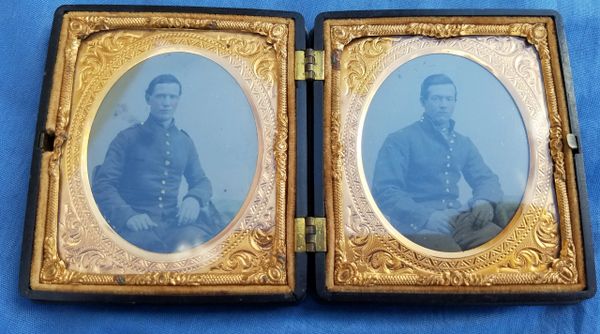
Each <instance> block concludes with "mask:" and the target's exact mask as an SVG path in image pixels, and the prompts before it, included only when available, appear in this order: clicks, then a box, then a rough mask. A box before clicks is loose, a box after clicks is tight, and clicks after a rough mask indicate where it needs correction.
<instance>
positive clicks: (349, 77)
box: [324, 16, 585, 294]
mask: <svg viewBox="0 0 600 334" xmlns="http://www.w3.org/2000/svg"><path fill="white" fill-rule="evenodd" d="M552 22H553V21H552V19H550V18H541V17H519V18H513V17H501V18H495V17H494V18H492V17H481V18H479V17H468V16H465V17H452V18H450V17H401V18H385V17H381V18H364V19H360V20H357V21H351V20H343V19H340V20H331V21H325V23H324V36H325V37H324V41H325V59H326V60H327V59H331V62H332V63H331V64H332V68H331V69H329V68H326V73H325V77H326V78H330V79H331V80H330V81H329V82H327V80H326V82H325V95H324V96H325V103H324V116H325V117H324V119H325V121H324V124H325V134H324V150H325V154H324V160H325V162H324V165H325V167H326V169H325V185H326V187H325V194H326V195H327V200H326V202H327V208H326V209H327V210H326V215H327V220H328V222H331V221H333V223H331V224H329V225H328V229H327V233H329V238H330V241H331V245H333V246H332V247H334V251H332V252H331V253H328V254H327V258H326V260H325V266H326V267H327V268H328V270H331V273H330V274H328V276H327V279H328V281H327V284H328V285H327V289H328V291H334V292H335V293H337V292H340V293H341V292H354V291H356V289H357V287H361V289H365V290H368V291H369V292H373V293H379V292H389V291H392V290H393V291H395V292H398V293H404V292H410V293H425V294H430V293H434V292H435V293H471V292H481V291H486V292H492V291H493V292H506V291H507V290H511V289H523V291H532V290H531V289H530V288H529V287H530V286H533V285H534V286H535V289H536V290H535V291H538V292H539V291H542V290H543V291H556V290H553V289H555V288H557V286H556V285H558V289H562V290H564V291H575V290H577V289H581V287H583V286H584V285H585V278H584V277H583V276H582V275H581V273H582V271H581V270H582V266H583V257H581V256H580V257H577V256H576V255H575V252H576V248H577V247H580V245H581V233H580V230H579V228H580V227H579V226H580V224H581V221H580V216H579V211H578V209H577V203H578V200H579V199H578V197H577V196H578V195H577V193H576V191H574V189H575V186H576V180H575V177H576V175H575V168H574V164H573V160H572V159H573V158H572V157H573V154H574V153H573V152H574V150H576V145H573V141H572V140H570V139H569V138H571V139H572V136H573V135H572V134H571V133H570V132H569V131H570V130H569V123H568V121H567V118H566V115H567V109H566V105H565V103H564V100H563V99H564V96H565V95H564V93H561V90H562V89H564V88H563V87H561V86H560V84H561V82H562V81H561V78H560V76H557V73H559V72H557V71H559V70H560V67H559V63H558V61H559V57H558V55H557V53H556V52H557V51H556V50H557V45H556V43H555V41H556V40H555V39H556V35H555V30H554V29H555V27H554V26H553V23H552ZM329 57H331V58H329ZM569 140H570V141H569ZM567 144H568V145H567ZM569 189H571V190H569ZM332 235H333V236H332ZM578 245H579V246H578ZM528 289H529V290H528ZM511 291H512V290H511Z"/></svg>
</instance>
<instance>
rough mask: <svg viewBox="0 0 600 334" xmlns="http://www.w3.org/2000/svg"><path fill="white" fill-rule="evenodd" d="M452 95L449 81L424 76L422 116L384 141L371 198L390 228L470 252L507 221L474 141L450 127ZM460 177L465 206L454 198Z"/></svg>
mask: <svg viewBox="0 0 600 334" xmlns="http://www.w3.org/2000/svg"><path fill="white" fill-rule="evenodd" d="M456 93H457V92H456V86H455V85H454V82H453V81H452V80H451V79H450V78H449V77H448V76H446V75H444V74H435V75H431V76H429V77H427V78H426V79H425V80H424V81H423V83H422V85H421V97H420V100H421V105H422V106H423V108H424V110H425V112H424V114H423V117H422V118H421V119H420V120H419V121H417V122H415V123H413V124H411V125H409V126H407V127H405V128H403V129H400V130H398V131H396V132H394V133H392V134H390V135H389V136H388V137H387V138H386V140H385V142H384V143H383V145H382V147H381V149H380V151H379V154H378V156H377V161H376V164H375V171H374V174H373V187H372V189H373V196H374V198H375V201H376V202H377V205H378V206H379V208H380V209H381V211H382V212H383V214H384V215H385V216H386V217H387V219H388V220H389V221H390V222H391V224H392V225H394V227H395V228H396V229H397V230H399V231H400V232H401V233H402V234H403V235H404V236H406V237H408V238H409V239H411V240H413V241H414V242H416V243H418V244H420V245H422V246H425V247H428V248H431V249H435V250H441V251H461V250H466V249H470V248H473V247H476V246H478V245H480V244H482V243H484V242H486V241H488V240H490V239H491V238H492V237H494V236H495V235H496V234H498V233H499V232H500V231H501V227H503V226H504V224H506V220H504V221H500V220H501V219H500V218H501V217H503V216H504V215H503V214H501V213H500V212H498V210H496V208H500V205H498V204H499V203H500V202H501V200H502V197H503V193H502V189H501V187H500V183H499V181H498V177H497V176H496V174H494V173H493V172H492V170H491V169H490V168H489V167H488V166H487V165H486V164H485V162H484V161H483V158H482V157H481V154H479V151H478V150H477V148H476V147H475V145H474V144H473V142H472V141H471V140H470V139H469V138H468V137H466V136H464V135H461V134H460V133H458V132H456V131H455V130H454V120H453V119H452V114H453V112H454V106H455V103H456ZM461 175H462V176H464V178H465V180H466V181H467V183H468V184H469V186H470V187H471V188H472V190H473V197H472V198H471V200H470V201H469V203H468V205H467V206H463V204H462V203H460V202H459V201H458V196H459V192H458V181H459V180H460V178H461ZM495 211H496V212H495Z"/></svg>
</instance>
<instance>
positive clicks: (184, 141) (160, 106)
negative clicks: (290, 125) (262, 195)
mask: <svg viewBox="0 0 600 334" xmlns="http://www.w3.org/2000/svg"><path fill="white" fill-rule="evenodd" d="M181 92H182V88H181V84H180V82H179V80H177V78H176V77H175V76H173V75H170V74H163V75H159V76H157V77H156V78H154V79H153V80H152V81H151V82H150V84H149V85H148V88H147V90H146V103H147V104H148V105H149V106H150V114H149V115H148V118H147V120H146V121H145V122H143V123H142V124H136V125H133V126H131V127H129V128H127V129H125V130H123V131H121V132H120V133H119V134H118V135H117V136H116V137H115V139H114V140H113V141H112V142H111V144H110V146H109V148H108V151H107V153H106V157H105V159H104V163H103V164H102V165H100V166H98V168H97V170H96V171H95V172H94V175H93V180H92V192H93V194H94V198H95V199H96V202H97V203H98V206H99V208H100V211H101V212H102V214H103V216H104V217H105V219H106V220H107V221H108V223H109V224H110V225H111V226H112V227H113V229H115V230H116V231H117V232H118V233H119V234H120V235H121V236H122V237H123V238H124V239H126V240H127V241H129V242H130V243H132V244H134V245H136V246H138V247H140V248H143V249H145V250H148V251H153V252H159V253H170V252H175V251H181V250H184V249H188V248H190V247H194V246H196V245H199V244H201V243H203V242H205V241H207V240H209V239H210V238H212V237H213V236H214V235H215V234H216V233H218V232H219V231H220V230H221V229H222V228H223V221H222V218H221V216H220V214H219V213H218V211H217V210H216V208H215V207H214V206H213V205H212V202H211V201H210V199H211V197H212V187H211V183H210V180H209V179H208V177H207V176H206V174H205V173H204V170H203V169H202V166H201V165H200V159H199V157H198V153H197V151H196V147H195V145H194V143H193V141H192V139H191V138H190V137H189V136H188V134H187V133H185V132H184V131H183V130H180V129H178V128H177V127H176V125H175V121H174V114H175V111H176V109H177V104H178V102H179V98H180V96H181ZM182 176H183V177H185V179H186V181H187V184H188V191H187V193H186V194H185V195H184V196H183V200H182V201H181V203H178V194H179V188H180V185H181V181H182Z"/></svg>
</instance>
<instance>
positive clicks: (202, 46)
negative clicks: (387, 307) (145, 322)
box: [20, 6, 596, 304]
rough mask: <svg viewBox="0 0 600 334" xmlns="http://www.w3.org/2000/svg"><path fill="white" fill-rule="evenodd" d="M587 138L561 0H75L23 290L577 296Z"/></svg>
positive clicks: (45, 114) (400, 297)
mask: <svg viewBox="0 0 600 334" xmlns="http://www.w3.org/2000/svg"><path fill="white" fill-rule="evenodd" d="M578 132H579V130H578V126H577V114H576V110H575V104H574V94H573V88H572V86H571V78H570V71H569V66H568V54H567V50H566V42H565V37H564V33H563V29H562V26H561V21H560V17H559V16H558V14H557V13H555V12H550V11H503V12H499V11H496V12H494V11H460V12H459V11H447V10H446V11H444V10H432V11H363V12H331V13H323V14H321V15H319V16H318V17H317V19H316V22H315V29H314V31H312V32H311V33H310V34H307V33H306V30H305V26H304V20H303V18H302V17H301V16H300V15H299V14H297V13H290V12H279V11H261V10H247V9H244V10H242V9H222V8H219V9H216V8H192V7H141V6H65V7H61V8H59V9H58V10H57V12H56V14H55V21H54V27H53V30H52V35H51V39H50V47H49V52H48V60H47V68H46V72H45V78H44V89H43V93H42V98H41V103H40V113H39V118H38V126H37V132H36V144H35V147H34V153H33V155H34V156H33V163H32V168H31V181H30V190H29V202H28V211H27V215H26V221H25V233H24V238H23V252H22V253H23V255H22V265H21V279H20V289H21V291H22V294H23V295H25V296H26V297H29V298H32V299H42V300H69V301H116V302H244V301H248V302H285V301H289V302H292V301H298V300H300V299H302V298H303V297H304V295H305V294H306V291H307V286H310V287H313V286H314V287H315V289H316V292H317V293H318V295H319V296H320V297H322V298H323V299H326V300H333V301H335V300H337V301H353V300H363V301H386V302H414V303H446V304H447V303H481V304H485V303H554V302H574V301H579V300H582V299H585V298H589V297H591V296H593V295H594V293H595V289H596V283H595V276H594V262H593V250H592V247H591V241H592V240H591V233H590V220H589V213H588V205H587V193H586V190H585V177H584V168H583V159H582V156H581V148H580V147H579V143H578Z"/></svg>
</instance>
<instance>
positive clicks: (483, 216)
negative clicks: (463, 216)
mask: <svg viewBox="0 0 600 334" xmlns="http://www.w3.org/2000/svg"><path fill="white" fill-rule="evenodd" d="M471 212H472V213H473V215H474V216H475V226H474V227H476V228H481V227H482V226H483V224H484V223H486V222H489V221H492V219H494V207H493V206H492V204H490V202H488V201H486V200H477V201H475V203H473V209H471Z"/></svg>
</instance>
